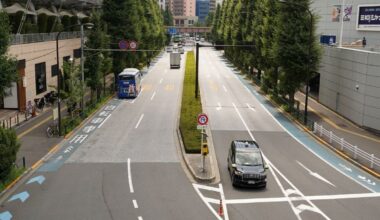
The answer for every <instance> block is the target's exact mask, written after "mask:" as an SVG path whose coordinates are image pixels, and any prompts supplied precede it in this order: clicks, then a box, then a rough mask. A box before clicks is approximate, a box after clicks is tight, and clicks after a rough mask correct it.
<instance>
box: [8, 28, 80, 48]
mask: <svg viewBox="0 0 380 220" xmlns="http://www.w3.org/2000/svg"><path fill="white" fill-rule="evenodd" d="M57 34H58V32H53V33H35V34H13V35H11V45H18V44H29V43H37V42H45V41H55V40H56V37H57ZM73 38H80V32H79V31H73V32H62V33H61V34H60V35H59V39H60V40H64V39H73Z"/></svg>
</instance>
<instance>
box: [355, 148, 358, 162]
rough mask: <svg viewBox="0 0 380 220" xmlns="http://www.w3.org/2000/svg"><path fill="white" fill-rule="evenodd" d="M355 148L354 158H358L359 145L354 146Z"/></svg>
mask: <svg viewBox="0 0 380 220" xmlns="http://www.w3.org/2000/svg"><path fill="white" fill-rule="evenodd" d="M354 148H355V150H354V159H356V157H357V155H356V154H357V151H358V147H357V146H354Z"/></svg>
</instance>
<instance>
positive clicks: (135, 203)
mask: <svg viewBox="0 0 380 220" xmlns="http://www.w3.org/2000/svg"><path fill="white" fill-rule="evenodd" d="M132 202H133V207H134V208H135V209H138V208H139V206H138V205H137V201H136V199H134V200H132Z"/></svg>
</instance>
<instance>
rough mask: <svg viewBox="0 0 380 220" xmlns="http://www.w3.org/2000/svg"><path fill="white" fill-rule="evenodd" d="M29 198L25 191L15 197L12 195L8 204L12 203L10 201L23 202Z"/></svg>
mask: <svg viewBox="0 0 380 220" xmlns="http://www.w3.org/2000/svg"><path fill="white" fill-rule="evenodd" d="M28 198H29V193H28V192H27V191H24V192H22V193H19V194H16V195H13V196H12V197H11V198H10V199H9V200H8V202H12V201H15V200H18V199H19V200H21V202H25V201H26V200H27V199H28Z"/></svg>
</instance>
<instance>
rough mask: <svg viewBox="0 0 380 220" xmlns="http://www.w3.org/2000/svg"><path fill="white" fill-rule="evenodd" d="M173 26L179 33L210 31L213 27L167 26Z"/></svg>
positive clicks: (168, 27)
mask: <svg viewBox="0 0 380 220" xmlns="http://www.w3.org/2000/svg"><path fill="white" fill-rule="evenodd" d="M171 28H175V29H177V33H210V32H211V27H183V26H165V29H166V30H169V29H171Z"/></svg>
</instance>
